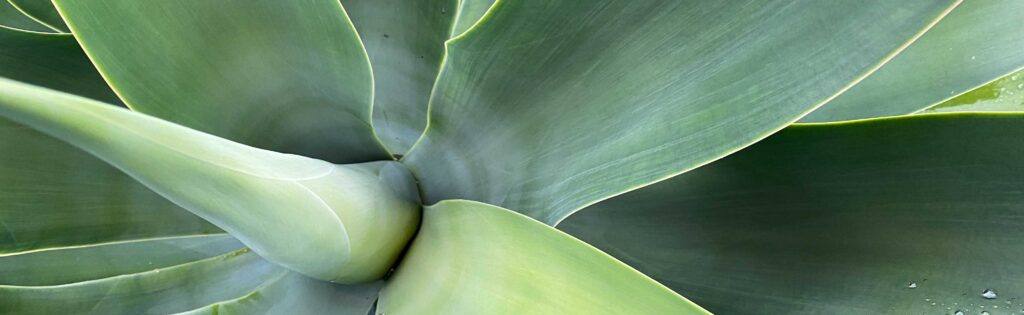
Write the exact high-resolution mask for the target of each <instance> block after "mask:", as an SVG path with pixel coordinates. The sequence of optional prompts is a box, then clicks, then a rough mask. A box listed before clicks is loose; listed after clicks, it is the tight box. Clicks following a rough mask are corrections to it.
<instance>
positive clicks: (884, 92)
mask: <svg viewBox="0 0 1024 315" xmlns="http://www.w3.org/2000/svg"><path fill="white" fill-rule="evenodd" d="M1022 29H1024V1H1017V0H982V1H964V3H963V4H961V5H960V6H958V7H957V8H956V9H954V10H953V12H952V13H950V14H949V16H947V17H946V18H944V19H942V21H940V22H939V23H938V24H937V25H936V26H935V27H934V28H932V29H931V30H929V31H928V33H926V34H925V35H924V36H922V37H921V39H920V40H918V41H916V42H914V44H913V45H911V46H910V47H909V48H907V50H906V51H904V52H903V53H901V54H900V55H899V56H896V58H894V59H893V60H892V61H891V62H889V63H887V64H886V65H885V66H884V67H882V68H881V69H879V70H878V71H877V72H875V73H874V74H872V75H871V76H870V77H868V78H867V79H865V80H864V81H862V82H861V83H859V84H857V85H856V86H854V87H853V88H851V89H850V90H849V91H847V92H846V93H843V94H842V95H840V96H839V97H837V98H836V99H834V100H832V101H830V102H828V104H825V105H824V106H822V107H821V108H820V109H818V110H816V111H814V112H813V113H811V114H809V115H807V117H804V118H803V119H802V120H801V122H826V121H839V120H852V119H862V118H871V117H882V116H896V115H905V114H910V113H913V112H917V111H920V110H922V109H925V108H928V107H929V106H932V105H935V104H938V103H941V102H943V101H945V100H948V99H950V98H953V97H955V96H957V95H960V94H962V93H964V92H967V91H970V90H972V89H974V88H976V87H978V86H981V85H984V84H985V83H987V82H989V81H992V80H995V79H996V78H999V77H1002V76H1004V75H1006V74H1008V73H1011V72H1014V71H1016V70H1018V69H1020V68H1021V67H1024V49H1021V47H1024V32H1022V31H1021V30H1022Z"/></svg>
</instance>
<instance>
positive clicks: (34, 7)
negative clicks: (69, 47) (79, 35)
mask: <svg viewBox="0 0 1024 315" xmlns="http://www.w3.org/2000/svg"><path fill="white" fill-rule="evenodd" d="M0 1H3V0H0ZM6 1H8V2H10V4H11V5H14V6H15V7H17V8H18V10H20V11H21V12H24V13H25V15H27V16H28V17H29V18H31V19H33V20H35V21H36V22H39V24H42V25H43V26H45V27H47V28H49V29H51V30H53V31H56V32H61V33H67V32H68V26H67V25H64V20H63V19H61V17H60V14H59V13H57V9H56V8H54V7H53V3H52V2H50V0H6Z"/></svg>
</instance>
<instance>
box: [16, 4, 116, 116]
mask: <svg viewBox="0 0 1024 315" xmlns="http://www.w3.org/2000/svg"><path fill="white" fill-rule="evenodd" d="M2 1H3V0H0V5H2ZM0 43H3V45H0V77H6V78H9V79H14V80H18V81H22V82H26V83H31V84H35V85H40V86H45V87H48V88H51V89H56V90H61V91H64V92H67V93H71V94H76V95H80V96H85V97H88V98H92V99H96V100H100V101H104V102H107V103H111V104H121V102H120V100H118V98H117V95H114V92H113V91H111V90H110V88H109V87H107V84H106V82H104V81H103V78H102V77H100V74H99V73H98V72H96V68H95V67H93V65H92V62H90V61H89V58H88V57H86V55H85V52H83V51H82V48H80V47H79V46H78V43H77V42H75V38H74V37H73V36H71V35H68V34H45V33H33V32H22V31H17V30H12V29H7V28H2V27H0Z"/></svg>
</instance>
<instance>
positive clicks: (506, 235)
mask: <svg viewBox="0 0 1024 315" xmlns="http://www.w3.org/2000/svg"><path fill="white" fill-rule="evenodd" d="M378 303H379V305H378V307H377V314H387V315H401V314H706V312H705V311H704V310H703V309H701V308H700V307H699V306H697V305H694V304H693V303H690V302H689V301H687V300H686V299H685V298H683V297H682V296H679V295H677V294H675V293H673V292H672V291H671V290H669V289H668V288H665V287H664V286H662V285H661V284H658V283H657V282H654V281H653V280H651V279H650V278H647V277H646V276H644V275H643V274H641V273H639V272H637V271H636V270H633V269H631V268H629V267H628V266H626V265H624V264H622V263H621V262H619V261H617V260H615V259H613V258H611V257H610V256H608V255H607V254H605V253H602V252H601V251H598V250H596V249H594V248H593V247H590V246H588V245H587V244H585V243H583V242H580V241H579V240H576V239H574V238H572V237H570V236H568V235H566V234H565V233H562V232H560V231H558V230H555V229H554V228H551V227H549V226H546V225H544V224H543V223H541V222H538V221H536V220H533V219H530V218H529V217H526V216H523V215H521V214H518V213H515V212H512V211H509V210H506V209H502V208H498V207H495V206H491V205H487V204H482V203H478V202H472V201H464V200H447V201H442V202H440V203H438V204H436V205H433V206H428V207H426V209H425V210H424V214H423V226H422V227H421V228H420V231H419V235H418V236H417V237H416V239H415V241H413V244H412V246H411V247H410V249H409V252H408V253H407V255H406V257H405V259H404V260H403V261H402V264H401V265H399V267H398V270H397V271H396V273H395V275H394V277H392V278H391V279H389V280H388V282H387V284H386V285H385V287H384V290H382V291H381V297H380V301H379V302H378Z"/></svg>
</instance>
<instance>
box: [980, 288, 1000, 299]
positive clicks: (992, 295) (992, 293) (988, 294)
mask: <svg viewBox="0 0 1024 315" xmlns="http://www.w3.org/2000/svg"><path fill="white" fill-rule="evenodd" d="M981 297H983V298H986V299H989V300H991V299H994V298H996V297H998V296H997V295H996V291H992V290H990V289H985V291H981Z"/></svg>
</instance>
